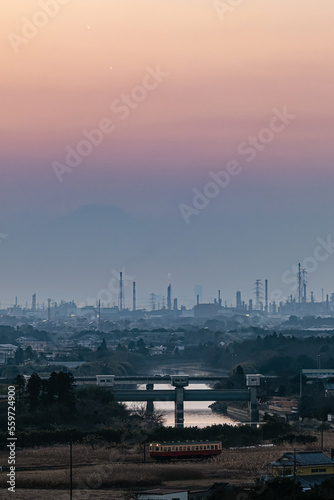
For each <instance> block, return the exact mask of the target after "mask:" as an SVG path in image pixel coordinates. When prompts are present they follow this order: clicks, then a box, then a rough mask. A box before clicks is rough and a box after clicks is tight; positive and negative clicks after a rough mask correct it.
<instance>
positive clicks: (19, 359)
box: [14, 347, 24, 365]
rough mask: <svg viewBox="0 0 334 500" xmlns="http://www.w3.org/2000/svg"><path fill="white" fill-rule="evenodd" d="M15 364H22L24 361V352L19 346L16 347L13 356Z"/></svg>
mask: <svg viewBox="0 0 334 500" xmlns="http://www.w3.org/2000/svg"><path fill="white" fill-rule="evenodd" d="M14 360H15V364H16V365H23V363H24V352H23V349H22V348H21V347H19V348H18V349H16V352H15V356H14Z"/></svg>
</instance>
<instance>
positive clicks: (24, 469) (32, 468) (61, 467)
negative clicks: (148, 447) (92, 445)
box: [2, 459, 210, 472]
mask: <svg viewBox="0 0 334 500" xmlns="http://www.w3.org/2000/svg"><path fill="white" fill-rule="evenodd" d="M209 460H210V459H207V460H205V459H204V460H203V459H194V460H182V459H181V460H161V461H155V460H154V461H153V460H147V461H146V462H144V461H140V462H139V461H138V462H108V463H103V464H101V463H100V464H75V465H73V466H72V468H73V469H80V468H83V467H106V466H110V465H153V464H154V465H157V464H161V465H173V464H175V465H179V464H180V463H181V464H193V463H200V462H203V461H206V462H207V461H209ZM69 468H70V466H69V465H65V464H63V465H37V466H26V467H16V468H15V470H16V472H38V471H48V470H66V469H69ZM2 471H3V472H8V471H9V467H6V466H5V467H2Z"/></svg>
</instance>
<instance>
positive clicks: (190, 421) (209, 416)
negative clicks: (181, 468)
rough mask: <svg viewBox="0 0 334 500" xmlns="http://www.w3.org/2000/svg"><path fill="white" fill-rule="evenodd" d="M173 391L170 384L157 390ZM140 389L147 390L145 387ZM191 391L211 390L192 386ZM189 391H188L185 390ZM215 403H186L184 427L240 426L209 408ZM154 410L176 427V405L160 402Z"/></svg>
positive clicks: (163, 385) (130, 404)
mask: <svg viewBox="0 0 334 500" xmlns="http://www.w3.org/2000/svg"><path fill="white" fill-rule="evenodd" d="M158 387H159V389H173V387H172V386H171V385H169V384H159V386H156V388H158ZM138 389H140V390H145V389H146V387H145V386H144V385H141V386H138ZM191 389H211V387H210V386H208V385H206V384H191ZM185 390H187V389H185ZM211 403H213V401H186V402H185V403H184V426H185V427H194V426H197V427H206V426H208V425H218V424H228V425H238V422H236V421H235V420H232V419H230V418H229V417H227V416H225V415H221V414H219V413H215V412H213V411H212V410H211V408H209V405H210V404H211ZM141 404H142V403H141ZM135 406H138V403H127V407H128V408H132V407H135ZM154 408H155V409H156V410H157V411H159V412H162V413H163V416H164V425H165V426H172V427H174V403H173V402H172V401H159V402H157V403H154Z"/></svg>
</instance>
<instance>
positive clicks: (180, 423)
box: [175, 387, 184, 429]
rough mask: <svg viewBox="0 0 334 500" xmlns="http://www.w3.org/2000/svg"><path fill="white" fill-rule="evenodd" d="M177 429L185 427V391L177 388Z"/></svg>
mask: <svg viewBox="0 0 334 500" xmlns="http://www.w3.org/2000/svg"><path fill="white" fill-rule="evenodd" d="M175 427H177V428H179V429H183V427H184V389H183V387H175Z"/></svg>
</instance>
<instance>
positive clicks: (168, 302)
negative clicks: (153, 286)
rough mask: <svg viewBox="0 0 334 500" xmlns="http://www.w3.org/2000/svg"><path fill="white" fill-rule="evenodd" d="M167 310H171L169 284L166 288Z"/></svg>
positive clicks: (170, 286)
mask: <svg viewBox="0 0 334 500" xmlns="http://www.w3.org/2000/svg"><path fill="white" fill-rule="evenodd" d="M167 309H168V310H169V311H170V310H171V309H172V285H171V284H169V285H168V287H167Z"/></svg>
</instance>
